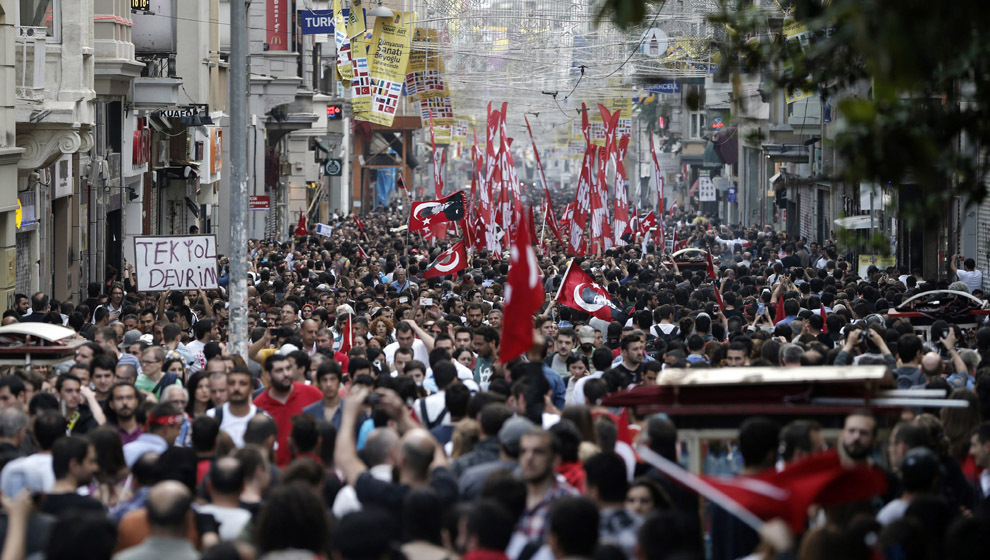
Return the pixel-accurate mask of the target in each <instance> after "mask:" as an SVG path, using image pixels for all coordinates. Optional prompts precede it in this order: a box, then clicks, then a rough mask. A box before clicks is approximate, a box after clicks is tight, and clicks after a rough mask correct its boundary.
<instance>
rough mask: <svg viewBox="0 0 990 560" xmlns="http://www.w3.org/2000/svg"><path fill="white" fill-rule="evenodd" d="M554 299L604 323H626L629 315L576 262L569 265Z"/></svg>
mask: <svg viewBox="0 0 990 560" xmlns="http://www.w3.org/2000/svg"><path fill="white" fill-rule="evenodd" d="M554 299H555V300H557V301H558V302H559V303H561V304H563V305H566V306H567V307H570V308H572V309H577V310H578V311H583V312H585V313H590V314H591V315H594V316H595V317H598V318H599V319H601V320H603V321H618V322H620V323H622V324H625V323H626V320H627V319H628V318H629V316H628V314H627V313H626V312H625V311H624V310H623V309H622V308H621V307H619V306H618V305H616V304H615V303H613V302H612V298H611V296H609V294H608V290H606V289H605V288H604V287H603V286H601V285H599V284H598V283H597V282H595V281H594V279H593V278H592V277H591V276H589V275H588V273H587V272H585V271H583V270H581V267H580V266H578V267H575V266H574V261H573V260H572V261H571V264H569V265H567V271H566V272H565V273H564V279H563V281H562V282H561V283H560V289H559V290H557V295H556V296H554Z"/></svg>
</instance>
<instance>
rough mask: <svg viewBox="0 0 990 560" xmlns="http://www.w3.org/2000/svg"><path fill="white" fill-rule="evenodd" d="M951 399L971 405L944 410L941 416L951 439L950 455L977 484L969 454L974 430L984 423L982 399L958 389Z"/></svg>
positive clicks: (945, 430) (972, 393)
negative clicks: (981, 408) (981, 409)
mask: <svg viewBox="0 0 990 560" xmlns="http://www.w3.org/2000/svg"><path fill="white" fill-rule="evenodd" d="M949 398H950V399H954V400H964V401H966V402H968V403H969V406H967V407H966V408H943V409H942V410H941V412H940V414H939V416H940V419H941V420H942V430H943V431H944V432H945V437H946V438H948V439H949V455H950V456H951V457H952V458H954V459H955V460H956V461H957V462H958V463H959V466H960V467H961V468H962V471H963V474H965V475H966V478H967V479H969V480H970V482H976V481H977V478H978V473H977V468H976V464H975V463H973V457H972V455H970V454H969V443H970V437H971V436H972V433H973V428H975V427H976V426H977V425H979V423H980V422H982V421H983V418H982V414H981V412H980V397H979V395H977V394H976V393H975V392H973V391H970V390H969V389H956V390H955V391H953V392H952V394H951V395H949Z"/></svg>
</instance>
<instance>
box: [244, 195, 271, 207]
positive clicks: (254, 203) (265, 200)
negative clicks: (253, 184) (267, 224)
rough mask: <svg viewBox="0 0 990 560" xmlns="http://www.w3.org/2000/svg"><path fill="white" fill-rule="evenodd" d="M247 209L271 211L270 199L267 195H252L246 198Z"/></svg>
mask: <svg viewBox="0 0 990 560" xmlns="http://www.w3.org/2000/svg"><path fill="white" fill-rule="evenodd" d="M248 209H249V210H270V209H271V199H270V198H269V197H268V195H257V194H252V195H251V196H249V197H248Z"/></svg>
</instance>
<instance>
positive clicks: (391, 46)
mask: <svg viewBox="0 0 990 560" xmlns="http://www.w3.org/2000/svg"><path fill="white" fill-rule="evenodd" d="M415 21H416V14H415V12H402V13H398V14H396V15H395V17H394V18H392V19H391V20H386V19H385V18H376V19H375V31H374V33H373V34H372V36H371V46H370V48H369V49H368V69H369V74H370V76H371V112H370V113H369V114H368V120H369V121H370V122H373V123H376V124H380V125H382V126H392V120H393V119H394V118H395V113H396V111H398V108H399V99H400V98H401V97H402V83H403V82H404V81H405V79H406V68H407V67H408V65H409V49H410V47H411V46H412V34H413V27H412V25H411V24H412V23H414V22H415Z"/></svg>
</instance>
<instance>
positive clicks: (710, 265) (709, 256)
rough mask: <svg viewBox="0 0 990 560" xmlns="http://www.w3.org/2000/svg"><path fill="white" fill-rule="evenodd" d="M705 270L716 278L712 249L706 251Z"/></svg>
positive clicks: (709, 275) (710, 276)
mask: <svg viewBox="0 0 990 560" xmlns="http://www.w3.org/2000/svg"><path fill="white" fill-rule="evenodd" d="M705 272H707V273H708V277H709V278H711V279H712V280H715V261H713V260H712V253H711V251H708V252H706V253H705Z"/></svg>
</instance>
